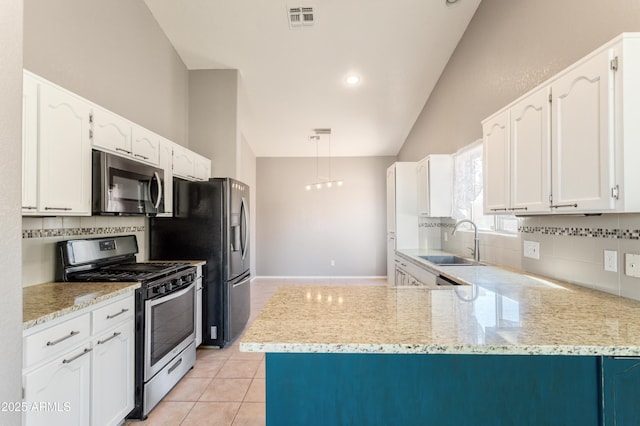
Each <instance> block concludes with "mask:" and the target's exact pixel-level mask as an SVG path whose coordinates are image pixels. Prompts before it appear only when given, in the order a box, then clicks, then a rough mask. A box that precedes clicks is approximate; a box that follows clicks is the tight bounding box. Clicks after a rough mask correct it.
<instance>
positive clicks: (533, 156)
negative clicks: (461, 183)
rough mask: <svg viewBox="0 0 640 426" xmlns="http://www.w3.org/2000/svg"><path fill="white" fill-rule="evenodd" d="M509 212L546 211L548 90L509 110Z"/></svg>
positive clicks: (533, 95) (527, 98)
mask: <svg viewBox="0 0 640 426" xmlns="http://www.w3.org/2000/svg"><path fill="white" fill-rule="evenodd" d="M509 116H510V118H509V124H510V125H509V133H510V145H509V161H508V163H509V165H510V181H509V183H510V188H509V195H510V197H509V199H510V203H509V209H510V210H511V211H512V212H514V213H523V212H524V213H540V212H548V211H549V193H550V185H551V176H550V173H549V150H550V142H551V139H550V132H551V128H550V121H549V90H548V89H547V88H542V89H540V90H538V91H535V92H533V93H532V94H530V95H528V96H526V97H525V98H524V99H522V100H521V101H519V102H517V103H516V104H515V105H514V106H512V107H511V108H510V109H509Z"/></svg>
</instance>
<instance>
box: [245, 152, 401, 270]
mask: <svg viewBox="0 0 640 426" xmlns="http://www.w3.org/2000/svg"><path fill="white" fill-rule="evenodd" d="M325 160H326V159H325ZM332 161H333V178H334V179H338V178H340V179H344V182H345V183H344V186H343V187H341V188H332V189H322V190H315V189H313V190H310V191H307V190H305V185H306V184H307V183H312V182H315V180H316V158H315V157H311V158H269V157H260V158H258V160H257V209H256V212H257V216H258V217H257V254H258V256H259V257H258V259H257V275H259V276H383V275H386V207H385V206H386V170H387V167H389V165H391V164H392V163H393V162H394V161H395V157H340V158H333V160H332ZM331 260H334V261H335V266H331V265H330V262H331Z"/></svg>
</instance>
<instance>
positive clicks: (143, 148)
mask: <svg viewBox="0 0 640 426" xmlns="http://www.w3.org/2000/svg"><path fill="white" fill-rule="evenodd" d="M131 151H132V152H133V156H134V157H135V159H136V160H143V161H146V162H147V163H151V164H155V165H157V164H158V162H159V161H160V140H159V137H158V135H156V134H155V133H153V132H150V131H149V130H147V129H145V128H143V127H140V126H135V125H134V126H133V132H132V139H131Z"/></svg>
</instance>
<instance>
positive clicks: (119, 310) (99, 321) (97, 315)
mask: <svg viewBox="0 0 640 426" xmlns="http://www.w3.org/2000/svg"><path fill="white" fill-rule="evenodd" d="M134 307H135V306H134V299H133V296H129V297H127V298H125V299H121V300H118V301H116V302H113V303H110V304H109V305H107V306H103V307H102V308H98V309H96V310H94V311H93V312H92V313H91V315H92V316H93V329H92V331H91V333H92V334H93V335H96V334H97V333H102V332H103V331H104V330H107V329H108V328H110V327H112V326H114V325H116V324H119V323H120V322H122V321H124V320H127V319H129V318H131V317H133V310H134Z"/></svg>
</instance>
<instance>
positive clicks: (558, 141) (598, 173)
mask: <svg viewBox="0 0 640 426" xmlns="http://www.w3.org/2000/svg"><path fill="white" fill-rule="evenodd" d="M610 56H611V53H610V51H609V50H605V51H603V52H601V53H599V54H597V55H596V56H594V57H592V58H591V59H589V60H588V61H586V62H584V63H583V64H581V65H580V66H578V67H576V68H575V69H573V70H571V71H569V72H568V73H567V74H565V75H564V76H562V77H560V78H559V79H558V80H556V81H555V82H554V83H553V84H552V86H551V88H552V95H553V102H552V107H551V108H552V111H553V112H552V123H553V125H552V127H553V136H552V140H553V144H552V148H553V152H552V155H551V158H552V162H553V166H552V170H553V171H554V176H553V188H552V189H553V192H552V195H553V204H552V209H553V211H557V212H567V211H568V212H572V211H580V212H585V211H587V212H588V211H606V210H611V209H614V208H615V199H614V198H613V197H612V196H611V191H612V188H613V187H614V182H615V180H614V176H615V174H614V164H613V160H614V137H613V122H614V121H613V89H614V85H613V83H614V81H613V71H612V70H611V69H610Z"/></svg>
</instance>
